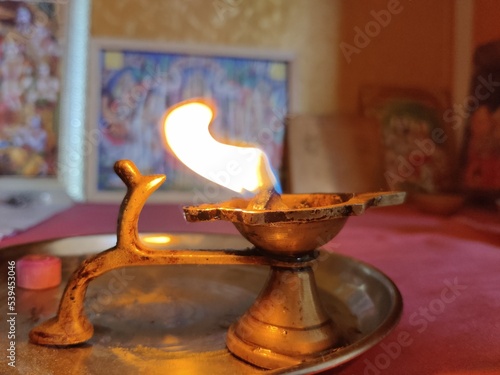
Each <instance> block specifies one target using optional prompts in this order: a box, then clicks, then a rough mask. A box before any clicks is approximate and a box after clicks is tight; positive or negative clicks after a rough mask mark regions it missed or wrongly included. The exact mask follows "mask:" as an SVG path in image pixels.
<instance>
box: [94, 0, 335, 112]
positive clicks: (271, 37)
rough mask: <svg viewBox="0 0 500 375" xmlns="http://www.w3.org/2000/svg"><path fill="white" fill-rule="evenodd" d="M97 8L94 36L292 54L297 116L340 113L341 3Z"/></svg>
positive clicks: (134, 1)
mask: <svg viewBox="0 0 500 375" xmlns="http://www.w3.org/2000/svg"><path fill="white" fill-rule="evenodd" d="M92 7H93V9H92V25H91V33H92V36H95V37H97V36H98V37H104V36H105V37H116V38H128V39H144V40H154V41H170V42H186V43H195V44H216V45H229V46H238V47H250V48H263V49H266V50H270V49H271V50H276V49H277V50H284V51H290V52H292V53H294V54H295V55H296V61H297V64H296V70H295V72H296V79H297V85H296V87H295V91H296V92H295V93H296V94H297V96H296V98H297V99H298V100H297V101H296V103H295V104H296V105H295V111H297V112H305V113H331V112H332V111H334V110H335V109H336V108H335V105H336V90H335V87H336V84H335V83H336V71H337V69H336V64H337V63H336V60H337V58H336V53H337V52H336V51H337V48H336V47H337V46H338V40H337V26H336V25H337V24H338V22H337V21H336V20H337V15H338V10H337V8H338V7H339V3H338V2H337V1H331V0H314V2H311V1H310V0H106V1H104V0H94V1H93V4H92Z"/></svg>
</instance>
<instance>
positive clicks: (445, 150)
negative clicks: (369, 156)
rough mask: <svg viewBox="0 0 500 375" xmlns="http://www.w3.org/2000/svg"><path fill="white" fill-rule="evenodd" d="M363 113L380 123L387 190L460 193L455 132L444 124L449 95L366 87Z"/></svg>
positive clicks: (362, 98) (363, 95) (416, 90)
mask: <svg viewBox="0 0 500 375" xmlns="http://www.w3.org/2000/svg"><path fill="white" fill-rule="evenodd" d="M359 103H360V113H361V115H363V116H366V117H370V118H375V119H377V120H378V122H379V124H380V134H381V144H382V160H381V164H382V165H383V174H384V179H385V181H386V184H387V187H388V188H390V189H393V190H405V191H408V192H419V193H443V192H450V191H452V190H454V189H456V179H457V157H456V155H457V151H456V138H455V134H454V132H453V129H452V128H451V126H450V125H449V124H447V123H446V122H445V121H444V120H443V112H444V110H445V109H446V108H449V96H448V95H447V94H446V93H443V92H436V93H433V92H429V91H426V90H423V89H417V88H415V89H414V88H400V87H363V88H362V89H361V90H360V100H359Z"/></svg>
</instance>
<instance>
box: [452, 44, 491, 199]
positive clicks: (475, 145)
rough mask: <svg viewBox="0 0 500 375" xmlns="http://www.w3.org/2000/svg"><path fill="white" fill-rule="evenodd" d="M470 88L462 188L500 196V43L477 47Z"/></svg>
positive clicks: (477, 194)
mask: <svg viewBox="0 0 500 375" xmlns="http://www.w3.org/2000/svg"><path fill="white" fill-rule="evenodd" d="M473 62H474V71H473V75H472V80H471V84H470V88H469V93H470V95H469V97H468V98H469V101H468V103H467V105H468V108H467V109H468V110H469V111H468V113H467V116H466V117H467V122H466V127H465V132H464V133H465V134H464V142H463V149H462V155H461V156H462V160H461V162H462V187H463V189H464V190H465V191H467V192H468V193H470V194H472V195H474V196H477V197H500V92H499V91H498V89H496V87H495V86H498V83H497V82H498V81H499V79H500V66H499V64H500V41H498V40H495V41H492V42H489V43H486V44H484V45H481V46H478V47H477V48H476V50H475V53H474V59H473Z"/></svg>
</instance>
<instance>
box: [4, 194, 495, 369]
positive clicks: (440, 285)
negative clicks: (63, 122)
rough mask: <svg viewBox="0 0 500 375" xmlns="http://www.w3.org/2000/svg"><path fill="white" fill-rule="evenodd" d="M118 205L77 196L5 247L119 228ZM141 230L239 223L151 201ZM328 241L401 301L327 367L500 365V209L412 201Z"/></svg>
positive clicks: (222, 228)
mask: <svg viewBox="0 0 500 375" xmlns="http://www.w3.org/2000/svg"><path fill="white" fill-rule="evenodd" d="M117 216H118V205H110V204H106V205H99V204H79V205H76V206H74V207H72V208H71V209H69V210H67V211H65V212H62V213H60V214H58V215H56V216H54V217H53V218H51V219H50V220H48V221H46V222H44V223H42V224H40V225H38V226H36V227H33V228H31V229H29V230H28V231H25V232H23V233H20V234H18V235H17V236H15V237H11V238H7V239H4V240H3V241H0V247H6V246H10V245H14V244H20V243H25V242H32V241H39V240H45V239H53V238H61V237H68V236H76V235H85V234H97V233H115V231H116V220H117ZM139 229H140V231H141V232H211V233H236V230H235V229H234V228H233V227H232V225H231V224H229V223H224V222H213V223H195V224H191V223H186V222H185V221H184V219H183V216H182V210H181V208H180V207H179V206H175V205H147V206H146V207H145V208H144V210H143V213H142V215H141V219H140V224H139ZM326 247H327V248H328V249H331V250H333V251H336V252H338V253H342V254H345V255H348V256H351V257H354V258H357V259H359V260H362V261H364V262H366V263H369V264H371V265H373V266H375V267H377V268H378V269H380V270H381V271H382V272H384V273H385V274H386V275H387V276H389V277H390V278H391V279H392V280H393V281H394V282H395V283H396V285H397V286H398V288H399V289H400V291H401V294H402V295H403V300H404V311H403V315H402V317H401V321H400V323H399V324H398V326H397V327H396V328H395V329H394V331H392V333H390V334H389V335H388V336H387V337H386V338H385V339H384V340H383V341H382V342H381V343H379V344H378V345H376V346H375V347H374V348H372V349H370V350H369V351H367V352H366V353H364V354H363V355H361V356H360V357H358V358H356V359H354V360H353V361H351V362H349V363H347V364H345V365H343V366H341V367H339V368H337V369H333V370H330V371H326V372H324V374H368V375H376V374H398V375H399V374H439V375H445V374H446V375H448V374H461V375H462V374H472V375H477V374H500V214H499V213H498V212H495V211H491V212H489V211H485V210H480V209H477V208H466V209H463V210H462V211H460V212H459V213H457V214H455V215H452V216H435V215H429V214H424V213H421V212H419V211H418V210H416V209H414V208H413V207H411V206H408V205H403V206H398V207H386V208H375V209H370V210H368V212H367V213H366V214H364V215H362V216H359V217H352V218H350V219H349V221H348V223H347V224H346V226H345V227H344V229H343V230H342V231H341V232H340V234H339V235H338V236H337V237H336V238H335V239H334V240H333V241H331V242H330V243H329V244H328V245H327V246H326Z"/></svg>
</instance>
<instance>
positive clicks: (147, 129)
mask: <svg viewBox="0 0 500 375" xmlns="http://www.w3.org/2000/svg"><path fill="white" fill-rule="evenodd" d="M99 70H100V77H101V82H100V86H99V91H100V98H98V99H97V100H98V108H99V111H98V116H99V117H98V119H97V121H96V122H97V123H98V131H99V134H100V135H101V136H100V137H99V145H98V163H97V164H98V165H97V168H98V172H97V175H98V181H97V185H98V186H97V187H98V189H99V190H101V191H109V190H115V189H123V182H122V181H121V180H120V179H119V178H118V177H117V176H116V174H115V173H114V172H113V165H114V162H115V161H116V160H119V159H130V160H132V161H133V162H134V163H135V164H136V165H137V167H138V168H139V169H140V170H141V172H142V173H147V174H158V173H161V174H166V175H167V176H168V179H167V181H166V182H165V183H164V184H163V185H162V187H161V189H168V190H170V191H171V190H176V191H190V190H192V189H193V188H196V187H202V186H206V185H205V184H206V181H205V180H204V179H203V178H201V177H199V176H197V175H195V174H194V173H193V172H191V171H190V170H189V169H187V167H185V166H184V165H183V164H182V163H181V162H180V161H178V160H177V158H176V157H174V156H173V155H171V154H170V153H169V152H168V151H167V150H166V147H165V142H164V140H163V139H164V136H163V129H162V124H161V118H162V115H163V114H164V112H165V111H166V110H167V108H169V107H170V106H172V105H174V104H176V103H178V102H180V101H183V100H186V99H190V98H195V97H204V98H211V99H212V100H213V101H214V102H215V104H216V106H217V116H216V118H215V119H214V122H213V125H212V127H211V132H212V133H213V134H214V137H215V138H216V139H219V140H221V141H223V142H226V143H235V142H245V143H248V144H253V145H257V146H258V147H260V148H261V149H262V150H263V151H264V152H265V153H266V155H267V156H268V158H269V160H270V163H271V165H272V167H273V168H274V169H275V171H276V172H277V173H278V174H279V170H280V167H281V165H282V157H283V141H284V134H285V129H284V125H283V123H284V117H285V115H286V114H287V112H288V89H289V87H288V77H289V75H288V65H287V62H286V61H281V60H277V61H274V60H266V59H261V60H259V59H248V58H237V57H224V56H205V55H186V54H180V53H170V52H165V53H163V52H154V51H152V52H148V51H133V50H123V51H121V50H117V49H113V48H110V49H106V50H101V51H100V55H99Z"/></svg>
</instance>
